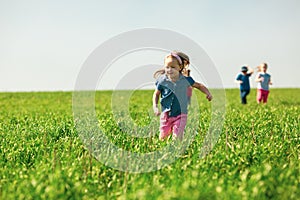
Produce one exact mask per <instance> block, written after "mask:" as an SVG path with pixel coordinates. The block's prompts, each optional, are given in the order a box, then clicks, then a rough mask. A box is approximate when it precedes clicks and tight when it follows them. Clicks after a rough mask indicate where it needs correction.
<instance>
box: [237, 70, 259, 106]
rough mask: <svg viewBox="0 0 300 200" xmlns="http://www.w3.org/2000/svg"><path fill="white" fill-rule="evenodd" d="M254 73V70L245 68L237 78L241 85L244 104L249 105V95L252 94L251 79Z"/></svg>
mask: <svg viewBox="0 0 300 200" xmlns="http://www.w3.org/2000/svg"><path fill="white" fill-rule="evenodd" d="M253 72H254V70H253V69H251V68H250V67H249V66H243V67H242V68H241V73H240V74H239V75H238V76H237V77H236V80H235V81H236V82H237V83H238V84H240V96H241V103H242V104H247V95H248V94H249V93H250V82H249V78H250V76H251V75H252V74H253Z"/></svg>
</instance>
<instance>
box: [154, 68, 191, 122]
mask: <svg viewBox="0 0 300 200" xmlns="http://www.w3.org/2000/svg"><path fill="white" fill-rule="evenodd" d="M194 83H195V81H194V79H193V78H192V77H185V76H183V75H182V74H180V75H179V79H178V80H177V81H176V82H175V83H174V82H172V81H171V80H170V79H169V78H168V77H167V76H166V75H165V74H164V75H162V76H160V77H159V78H158V79H157V81H156V83H155V84H156V88H157V89H158V90H159V91H160V92H161V100H160V104H161V108H162V112H168V111H170V112H169V116H171V117H175V116H178V115H180V114H187V107H188V97H187V88H188V87H190V86H192V85H193V84H194Z"/></svg>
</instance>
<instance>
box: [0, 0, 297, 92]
mask: <svg viewBox="0 0 300 200" xmlns="http://www.w3.org/2000/svg"><path fill="white" fill-rule="evenodd" d="M0 27H1V31H0V91H44V90H73V89H74V85H75V82H76V78H77V75H78V73H79V71H80V68H81V66H82V64H83V63H84V62H85V60H86V59H87V58H88V56H89V55H90V53H91V52H93V51H94V49H96V48H97V47H98V46H99V45H101V44H102V43H103V42H105V41H107V40H108V39H110V38H112V37H114V36H116V35H118V34H121V33H123V32H126V31H131V30H134V29H141V28H149V27H151V28H159V29H168V30H172V31H175V32H178V33H180V34H183V35H186V36H187V37H189V38H191V39H192V40H194V41H195V42H196V43H198V44H199V45H200V46H201V47H202V48H203V49H204V50H205V51H206V53H207V54H208V55H209V56H210V58H211V59H212V60H213V62H214V64H215V65H216V68H217V69H218V71H219V73H220V76H221V77H222V81H223V84H224V86H225V87H237V85H236V84H235V83H234V79H235V76H236V74H237V73H238V71H239V69H240V67H241V66H242V65H243V64H248V65H250V66H251V67H255V66H257V65H259V64H260V63H261V62H267V63H268V64H269V73H270V74H271V75H272V78H273V82H274V85H273V87H300V81H299V79H298V76H299V74H300V56H299V52H300V37H299V35H300V1H298V0H243V1H240V0H226V1H225V0H218V1H217V0H206V1H202V0H199V1H197V0H194V1H189V0H186V1H176V0H173V1H169V0H164V1H160V0H153V1H146V0H119V1H114V0H112V1H96V0H94V1H80V0H69V1H56V0H53V1H50V0H49V1H38V0H28V1H21V0H10V1H9V0H0ZM132 59H135V58H132ZM136 59H137V60H138V59H139V58H136ZM158 59H162V58H158ZM129 60H130V59H129ZM124 62H125V61H124ZM153 62H154V63H155V62H157V60H155V61H153ZM161 62H162V60H161ZM125 64H128V65H130V64H131V63H130V62H127V63H125ZM140 64H141V65H142V64H143V63H140ZM145 64H148V63H145ZM111 73H118V71H117V70H116V71H115V72H114V71H112V72H111ZM111 77H112V78H113V77H115V78H116V79H118V78H119V77H118V76H111ZM115 81H116V82H117V81H118V80H115ZM252 82H253V80H252ZM252 84H253V86H254V87H255V83H254V82H253V83H252Z"/></svg>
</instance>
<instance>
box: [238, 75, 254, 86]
mask: <svg viewBox="0 0 300 200" xmlns="http://www.w3.org/2000/svg"><path fill="white" fill-rule="evenodd" d="M250 76H251V74H246V75H244V74H239V75H238V76H237V77H236V80H239V81H243V83H242V84H240V90H250V82H249V78H250Z"/></svg>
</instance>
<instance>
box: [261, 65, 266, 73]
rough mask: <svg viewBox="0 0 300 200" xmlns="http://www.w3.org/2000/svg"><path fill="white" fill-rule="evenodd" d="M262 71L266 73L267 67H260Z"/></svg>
mask: <svg viewBox="0 0 300 200" xmlns="http://www.w3.org/2000/svg"><path fill="white" fill-rule="evenodd" d="M260 71H262V72H266V71H267V66H266V65H264V64H261V65H260Z"/></svg>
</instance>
